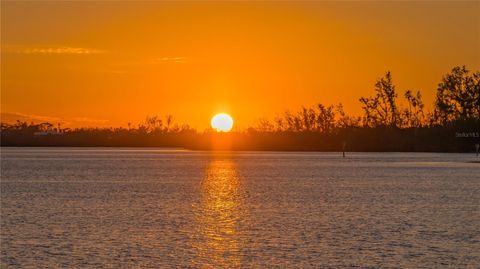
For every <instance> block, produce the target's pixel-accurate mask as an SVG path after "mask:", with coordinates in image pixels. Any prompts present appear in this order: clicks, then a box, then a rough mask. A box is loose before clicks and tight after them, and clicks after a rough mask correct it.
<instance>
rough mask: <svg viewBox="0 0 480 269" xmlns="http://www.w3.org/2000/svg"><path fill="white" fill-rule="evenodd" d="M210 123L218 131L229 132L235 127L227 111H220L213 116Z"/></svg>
mask: <svg viewBox="0 0 480 269" xmlns="http://www.w3.org/2000/svg"><path fill="white" fill-rule="evenodd" d="M210 123H211V125H212V128H213V129H215V130H217V132H229V131H230V130H232V127H233V119H232V117H230V115H228V114H226V113H220V114H217V115H215V116H213V118H212V121H211V122H210Z"/></svg>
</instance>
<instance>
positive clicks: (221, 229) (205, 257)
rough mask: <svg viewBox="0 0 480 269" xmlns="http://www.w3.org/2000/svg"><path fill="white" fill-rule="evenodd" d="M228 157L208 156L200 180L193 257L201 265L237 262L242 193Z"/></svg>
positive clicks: (217, 266)
mask: <svg viewBox="0 0 480 269" xmlns="http://www.w3.org/2000/svg"><path fill="white" fill-rule="evenodd" d="M240 185H241V184H240V180H239V178H238V176H237V173H236V170H235V165H234V163H233V162H232V160H230V159H228V158H227V159H225V158H222V159H212V160H211V161H210V163H209V165H208V167H207V169H206V173H205V177H204V178H203V180H202V183H201V198H200V202H199V207H198V211H197V218H196V219H197V232H198V234H197V236H198V237H199V239H200V240H199V241H198V242H197V244H198V245H197V246H196V248H195V249H196V250H197V252H198V253H197V260H196V262H197V263H198V264H200V265H201V266H202V267H203V268H232V267H238V266H239V265H240V262H241V260H240V255H239V252H240V246H241V243H240V236H239V235H238V225H239V224H240V222H241V221H242V220H243V219H244V217H245V216H244V215H245V214H244V211H243V209H242V208H243V195H242V194H241V186H240Z"/></svg>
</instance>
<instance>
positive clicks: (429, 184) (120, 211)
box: [1, 148, 480, 268]
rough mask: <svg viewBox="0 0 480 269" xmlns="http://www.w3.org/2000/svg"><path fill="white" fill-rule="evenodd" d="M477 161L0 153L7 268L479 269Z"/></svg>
mask: <svg viewBox="0 0 480 269" xmlns="http://www.w3.org/2000/svg"><path fill="white" fill-rule="evenodd" d="M475 161H478V159H476V158H475V156H473V155H471V154H430V153H428V154H427V153H350V154H347V158H345V159H343V158H341V154H338V153H273V152H271V153H262V152H237V153H228V152H217V153H212V152H195V151H183V150H159V149H117V148H2V152H1V267H2V268H56V267H66V268H78V267H86V268H95V267H97V268H132V267H138V268H170V267H180V268H200V267H202V268H237V267H244V268H252V267H253V268H274V267H284V268H285V267H286V268H299V267H300V268H302V267H303V268H309V267H311V268H318V267H327V268H328V267H331V268H338V267H361V268H364V267H365V268H367V267H411V268H477V267H478V266H479V264H480V202H479V201H480V199H479V197H480V163H475Z"/></svg>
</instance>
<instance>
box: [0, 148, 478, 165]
mask: <svg viewBox="0 0 480 269" xmlns="http://www.w3.org/2000/svg"><path fill="white" fill-rule="evenodd" d="M3 148H5V149H6V148H39V149H40V148H52V149H60V148H65V149H70V148H78V149H88V148H91V149H102V148H104V149H115V148H117V149H133V150H135V149H142V150H147V149H151V150H165V151H169V150H171V151H192V152H201V151H206V152H288V153H294V152H306V153H307V152H312V153H314V152H318V153H323V152H324V153H339V154H340V156H341V154H342V151H338V150H304V149H303V150H296V149H291V150H277V149H263V150H258V149H192V148H182V147H152V146H11V145H1V146H0V149H3ZM345 153H346V154H348V153H462V154H474V155H475V151H474V150H472V151H345ZM473 162H474V163H477V162H476V161H473ZM479 162H480V161H479Z"/></svg>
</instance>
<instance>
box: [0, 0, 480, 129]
mask: <svg viewBox="0 0 480 269" xmlns="http://www.w3.org/2000/svg"><path fill="white" fill-rule="evenodd" d="M1 7H2V14H1V15H2V18H1V22H2V39H1V45H2V47H1V50H2V54H1V57H2V58H1V64H2V66H1V67H2V70H1V71H2V77H1V79H2V81H1V87H2V88H1V112H2V120H10V119H12V118H14V117H19V118H22V119H33V120H42V121H43V120H49V121H52V122H63V123H64V124H65V125H67V126H71V127H72V126H126V125H127V123H128V122H132V123H138V122H140V121H142V120H143V119H144V118H145V116H147V115H165V114H172V115H174V118H175V119H176V121H177V122H181V123H189V124H191V125H192V126H194V127H196V128H199V129H202V130H203V129H204V128H207V127H209V123H210V118H211V116H212V115H213V114H215V113H217V112H227V113H230V114H231V115H232V116H233V117H234V119H235V124H236V127H237V128H238V127H245V126H247V125H250V124H252V123H254V122H255V120H256V119H258V118H260V117H273V116H275V115H276V114H278V113H280V112H282V111H284V110H287V109H289V110H296V109H298V108H299V107H301V106H302V105H305V106H310V105H313V104H315V103H317V102H321V103H324V104H336V103H338V102H342V103H343V104H344V106H345V109H346V111H347V112H349V113H352V114H359V113H360V112H361V111H360V105H359V102H358V98H359V97H360V96H365V95H371V94H372V91H373V84H374V83H375V80H376V79H377V78H378V77H380V76H382V75H383V74H384V72H385V71H386V70H391V71H392V74H393V78H394V82H395V83H396V85H397V89H398V90H400V91H401V92H403V91H404V90H406V89H413V90H421V91H422V93H423V95H424V97H425V103H426V104H427V105H428V107H431V105H430V104H431V103H432V102H433V98H434V94H435V89H436V85H437V84H438V82H439V81H440V79H441V76H442V75H443V74H444V73H446V72H448V71H449V70H450V69H451V68H452V67H453V66H455V65H463V64H465V65H467V67H469V68H470V69H474V70H479V69H480V53H479V48H480V16H478V14H480V2H478V1H476V2H457V3H455V2H448V3H447V2H438V3H435V2H403V3H402V2H363V3H359V2H336V3H335V2H300V3H294V2H277V3H273V2H259V3H258V2H257V3H251V2H250V3H247V2H222V3H220V2H204V3H202V2H180V3H178V2H177V3H173V2H141V3H138V2H137V3H135V2H134V1H132V2H126V1H124V2H119V1H112V2H108V1H107V2H101V1H95V2H82V3H80V2H55V1H51V2H37V3H35V2H5V1H2V4H1Z"/></svg>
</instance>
